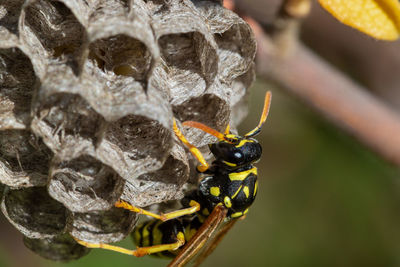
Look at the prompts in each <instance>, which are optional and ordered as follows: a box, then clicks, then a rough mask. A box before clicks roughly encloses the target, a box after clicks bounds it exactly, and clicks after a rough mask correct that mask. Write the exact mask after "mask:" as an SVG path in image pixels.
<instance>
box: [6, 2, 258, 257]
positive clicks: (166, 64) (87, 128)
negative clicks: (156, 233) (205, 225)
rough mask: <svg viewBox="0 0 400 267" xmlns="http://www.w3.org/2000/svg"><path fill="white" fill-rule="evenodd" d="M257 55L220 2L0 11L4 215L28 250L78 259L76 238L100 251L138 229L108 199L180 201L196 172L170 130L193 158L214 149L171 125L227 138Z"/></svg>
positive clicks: (33, 6) (27, 6)
mask: <svg viewBox="0 0 400 267" xmlns="http://www.w3.org/2000/svg"><path fill="white" fill-rule="evenodd" d="M255 51H256V45H255V40H254V36H253V33H252V32H251V29H250V27H249V26H248V25H247V23H246V22H244V21H243V20H242V19H241V18H239V17H238V16H237V15H236V14H235V13H233V12H231V11H230V10H227V9H225V8H224V7H223V6H222V5H221V3H219V2H212V1H186V0H170V1H167V0H165V1H164V0H153V1H152V0H147V1H145V0H59V1H51V0H25V1H23V0H3V1H1V2H0V196H1V211H2V213H3V214H4V216H6V218H7V219H8V220H9V221H10V223H11V224H13V225H14V226H15V227H16V228H17V229H18V230H19V231H20V232H21V233H22V234H23V235H24V243H25V245H26V246H27V247H28V248H30V249H31V250H32V251H34V252H36V253H38V254H39V255H41V256H43V257H45V258H49V259H53V260H62V261H68V260H73V259H78V258H80V257H81V256H83V255H85V254H87V253H88V251H89V249H87V248H85V247H82V246H80V245H79V244H77V243H76V242H75V241H74V239H73V238H72V237H75V238H78V239H82V240H85V241H89V242H96V243H98V242H104V243H110V242H116V241H120V240H122V239H124V238H125V237H126V236H127V235H129V233H130V232H131V231H132V229H133V228H134V226H135V223H136V219H137V216H136V214H135V213H132V212H128V211H126V210H123V209H119V208H115V207H114V203H115V202H116V201H117V200H119V199H122V200H125V201H127V202H129V203H131V204H133V205H136V206H139V207H146V206H149V205H152V204H157V203H162V202H164V201H167V200H176V199H181V198H182V197H183V195H184V186H185V185H186V184H187V183H188V181H189V180H190V179H189V178H190V177H192V176H193V174H194V171H193V168H192V166H193V164H195V162H194V161H193V159H192V157H191V155H190V154H189V153H188V151H187V150H186V148H185V147H184V145H183V144H182V143H181V142H180V141H179V140H178V139H177V138H176V137H175V135H174V133H173V130H172V121H173V118H176V119H177V121H178V125H179V126H180V128H181V129H182V131H183V132H184V134H185V135H186V136H187V138H188V139H189V141H190V142H192V143H193V144H194V145H196V146H199V147H204V146H205V145H207V144H208V143H211V142H213V141H215V140H214V139H213V138H212V137H210V136H208V135H206V134H204V133H201V132H200V131H199V130H196V129H191V128H183V127H181V122H183V121H186V120H195V121H199V122H202V123H204V124H207V125H208V126H210V127H213V128H215V129H217V130H219V131H223V130H224V128H225V127H226V125H227V124H228V123H230V124H231V127H232V128H233V129H235V127H236V126H237V124H238V123H239V122H240V120H241V119H243V118H244V116H245V115H246V99H247V98H246V95H247V92H248V87H249V86H250V84H251V83H252V81H253V80H254V63H253V61H254V55H255ZM205 151H206V150H205ZM191 181H195V179H191Z"/></svg>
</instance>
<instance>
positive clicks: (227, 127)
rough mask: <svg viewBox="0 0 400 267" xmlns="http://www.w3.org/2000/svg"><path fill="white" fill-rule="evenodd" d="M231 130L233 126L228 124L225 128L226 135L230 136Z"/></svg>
mask: <svg viewBox="0 0 400 267" xmlns="http://www.w3.org/2000/svg"><path fill="white" fill-rule="evenodd" d="M230 130H231V125H230V124H229V123H228V125H227V126H226V128H225V135H227V134H229V132H230Z"/></svg>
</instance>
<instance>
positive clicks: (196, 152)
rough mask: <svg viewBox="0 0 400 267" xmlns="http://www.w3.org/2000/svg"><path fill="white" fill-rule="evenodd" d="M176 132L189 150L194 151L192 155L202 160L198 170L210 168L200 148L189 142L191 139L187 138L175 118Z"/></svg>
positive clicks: (203, 170) (202, 170)
mask: <svg viewBox="0 0 400 267" xmlns="http://www.w3.org/2000/svg"><path fill="white" fill-rule="evenodd" d="M174 132H175V134H176V136H177V137H178V138H179V140H181V141H182V143H184V144H185V145H186V146H187V147H188V148H189V151H190V152H191V153H192V155H193V156H194V157H195V158H196V159H197V160H198V161H199V162H200V166H197V170H198V171H199V172H205V171H206V170H207V169H208V168H209V166H208V163H207V161H206V160H205V159H204V157H203V155H202V154H201V152H200V150H199V149H198V148H197V147H195V146H194V145H192V144H191V143H189V141H188V140H187V139H186V138H185V136H184V135H183V134H182V132H181V131H180V130H179V128H178V126H177V125H176V121H175V119H174Z"/></svg>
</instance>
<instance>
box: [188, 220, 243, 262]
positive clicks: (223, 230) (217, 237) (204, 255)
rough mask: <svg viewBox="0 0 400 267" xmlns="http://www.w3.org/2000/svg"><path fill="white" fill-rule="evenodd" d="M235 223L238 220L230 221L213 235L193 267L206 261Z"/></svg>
mask: <svg viewBox="0 0 400 267" xmlns="http://www.w3.org/2000/svg"><path fill="white" fill-rule="evenodd" d="M237 221H238V219H232V220H231V221H229V222H227V223H226V224H225V225H223V226H222V228H221V229H220V230H219V232H218V233H217V234H216V235H215V237H214V239H213V240H211V241H209V245H208V247H206V248H204V250H203V251H202V252H201V254H200V255H199V256H198V257H197V258H196V261H195V263H194V265H193V267H197V266H199V265H200V264H201V263H202V262H203V261H204V260H205V259H207V257H208V256H210V254H211V253H213V251H214V250H215V249H216V247H218V245H219V243H220V242H221V241H222V239H223V238H224V237H225V235H226V233H228V232H229V230H231V228H232V227H233V226H234V225H235V223H236V222H237Z"/></svg>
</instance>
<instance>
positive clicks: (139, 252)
mask: <svg viewBox="0 0 400 267" xmlns="http://www.w3.org/2000/svg"><path fill="white" fill-rule="evenodd" d="M73 238H74V239H75V241H76V242H78V243H79V244H80V245H82V246H85V247H88V248H102V249H106V250H111V251H116V252H119V253H123V254H127V255H132V256H135V257H143V256H145V255H149V254H153V253H158V252H162V251H166V250H176V249H178V248H180V247H181V246H183V244H185V236H184V235H183V233H182V232H179V233H178V235H177V236H176V239H177V241H176V242H175V243H171V244H162V245H156V246H150V247H138V248H136V249H135V250H132V249H126V248H122V247H118V246H114V245H109V244H105V243H89V242H85V241H82V240H79V239H77V238H75V237H73Z"/></svg>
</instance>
